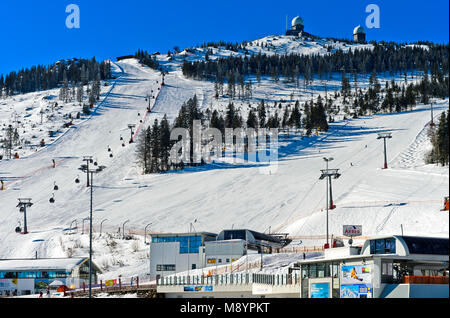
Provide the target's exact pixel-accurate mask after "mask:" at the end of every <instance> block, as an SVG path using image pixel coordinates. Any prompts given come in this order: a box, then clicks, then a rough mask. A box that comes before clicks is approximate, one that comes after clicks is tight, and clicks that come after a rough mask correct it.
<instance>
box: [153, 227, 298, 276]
mask: <svg viewBox="0 0 450 318" xmlns="http://www.w3.org/2000/svg"><path fill="white" fill-rule="evenodd" d="M289 243H290V240H289V239H287V235H286V234H278V235H277V234H272V235H269V234H264V233H259V232H255V231H251V230H247V229H241V230H224V231H222V232H221V233H220V234H214V233H209V232H197V233H164V234H152V241H151V243H150V276H151V277H161V276H166V275H172V274H175V273H179V272H185V271H189V270H195V269H200V268H205V267H210V266H217V265H226V264H231V263H232V262H234V261H236V260H238V259H240V258H241V257H242V256H244V255H247V253H248V251H256V252H258V253H271V252H272V251H274V250H276V249H280V248H283V247H284V246H286V245H288V244H289Z"/></svg>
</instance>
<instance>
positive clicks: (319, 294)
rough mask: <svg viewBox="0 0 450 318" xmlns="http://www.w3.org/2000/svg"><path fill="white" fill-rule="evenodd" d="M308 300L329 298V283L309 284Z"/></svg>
mask: <svg viewBox="0 0 450 318" xmlns="http://www.w3.org/2000/svg"><path fill="white" fill-rule="evenodd" d="M310 293H311V297H310V298H330V283H311V288H310Z"/></svg>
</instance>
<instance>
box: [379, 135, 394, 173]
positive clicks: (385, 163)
mask: <svg viewBox="0 0 450 318" xmlns="http://www.w3.org/2000/svg"><path fill="white" fill-rule="evenodd" d="M391 138H392V133H390V132H387V133H379V134H378V138H377V139H384V169H387V168H388V164H387V153H386V139H391Z"/></svg>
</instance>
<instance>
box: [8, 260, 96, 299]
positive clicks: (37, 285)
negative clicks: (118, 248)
mask: <svg viewBox="0 0 450 318" xmlns="http://www.w3.org/2000/svg"><path fill="white" fill-rule="evenodd" d="M99 273H101V270H100V268H99V267H98V266H97V265H96V264H95V263H94V262H93V263H92V274H93V275H92V283H93V284H95V283H96V281H97V275H98V274H99ZM54 281H59V282H61V283H62V285H65V286H67V287H69V288H80V287H81V286H82V285H83V283H84V284H88V282H89V258H87V257H85V258H52V259H5V260H0V294H1V295H29V294H34V293H38V292H39V291H41V290H45V289H46V287H47V286H49V285H50V284H51V283H53V282H54Z"/></svg>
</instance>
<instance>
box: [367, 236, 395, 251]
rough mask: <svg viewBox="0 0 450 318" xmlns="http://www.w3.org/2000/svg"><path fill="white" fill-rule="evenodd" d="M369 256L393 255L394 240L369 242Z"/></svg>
mask: <svg viewBox="0 0 450 318" xmlns="http://www.w3.org/2000/svg"><path fill="white" fill-rule="evenodd" d="M370 254H395V238H387V239H379V240H371V241H370Z"/></svg>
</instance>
